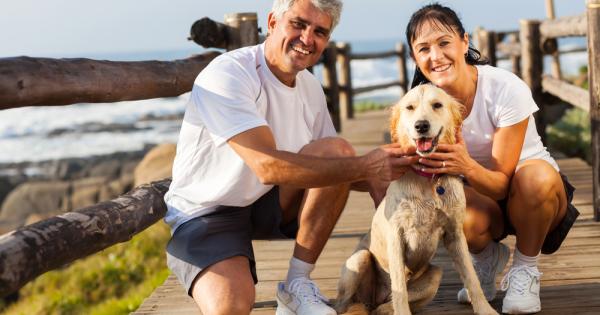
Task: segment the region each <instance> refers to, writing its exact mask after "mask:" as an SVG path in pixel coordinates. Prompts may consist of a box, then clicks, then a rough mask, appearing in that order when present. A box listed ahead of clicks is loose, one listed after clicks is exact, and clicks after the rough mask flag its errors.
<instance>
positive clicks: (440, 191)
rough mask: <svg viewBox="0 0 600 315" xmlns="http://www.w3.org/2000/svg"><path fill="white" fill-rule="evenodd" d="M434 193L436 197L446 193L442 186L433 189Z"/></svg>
mask: <svg viewBox="0 0 600 315" xmlns="http://www.w3.org/2000/svg"><path fill="white" fill-rule="evenodd" d="M435 192H436V193H438V195H443V194H444V193H445V192H446V189H444V187H442V186H437V187H436V188H435Z"/></svg>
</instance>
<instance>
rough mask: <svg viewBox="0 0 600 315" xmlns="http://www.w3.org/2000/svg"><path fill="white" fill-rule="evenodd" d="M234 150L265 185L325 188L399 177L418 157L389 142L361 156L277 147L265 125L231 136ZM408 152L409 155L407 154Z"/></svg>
mask: <svg viewBox="0 0 600 315" xmlns="http://www.w3.org/2000/svg"><path fill="white" fill-rule="evenodd" d="M227 142H228V143H229V145H230V146H231V147H232V148H233V150H234V151H235V152H236V153H237V154H238V155H239V156H240V157H241V158H242V159H243V160H244V162H245V163H246V164H247V165H248V166H249V167H250V169H252V171H253V172H254V173H255V174H256V176H257V177H258V178H259V180H260V181H261V182H262V183H263V184H266V185H290V186H296V187H300V188H312V187H324V186H330V185H336V184H341V183H350V182H356V181H360V180H371V179H377V180H381V181H391V180H395V179H397V178H399V177H400V176H401V175H402V174H404V172H406V171H407V170H408V166H409V165H411V164H414V163H415V162H416V161H417V160H418V157H416V156H414V149H405V148H400V147H399V146H397V145H388V146H384V147H381V148H378V149H375V150H373V151H371V152H369V153H368V154H366V155H364V156H360V157H346V158H322V157H315V156H309V155H303V154H298V153H291V152H287V151H280V150H277V148H276V145H275V139H274V138H273V134H272V133H271V130H270V129H269V127H267V126H260V127H257V128H253V129H250V130H247V131H245V132H242V133H240V134H238V135H235V136H233V137H232V138H230V139H229V140H228V141H227ZM408 155H411V156H408Z"/></svg>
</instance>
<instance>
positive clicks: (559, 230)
mask: <svg viewBox="0 0 600 315" xmlns="http://www.w3.org/2000/svg"><path fill="white" fill-rule="evenodd" d="M560 177H561V179H562V182H563V186H564V188H565V193H566V195H567V210H566V211H567V212H566V213H565V216H564V218H563V219H562V221H560V223H558V225H557V226H556V227H555V228H554V230H552V231H550V232H549V233H548V235H546V239H544V244H543V245H542V254H552V253H554V252H555V251H557V250H558V249H559V248H560V245H561V244H562V242H563V241H564V240H565V238H566V237H567V234H568V233H569V230H571V227H572V226H573V223H575V219H577V216H579V211H578V210H577V208H575V206H573V204H572V203H571V202H572V201H573V193H574V192H575V187H573V185H571V183H569V180H568V179H567V177H566V176H565V175H564V174H563V173H560ZM507 204H508V199H502V200H500V201H498V205H499V206H500V209H502V213H503V216H504V231H503V232H502V235H501V236H500V237H499V238H498V239H496V241H500V240H502V239H503V238H505V237H506V236H508V235H509V234H510V235H515V233H516V231H515V227H514V226H513V225H512V223H510V219H509V217H508V210H507V208H506V206H507Z"/></svg>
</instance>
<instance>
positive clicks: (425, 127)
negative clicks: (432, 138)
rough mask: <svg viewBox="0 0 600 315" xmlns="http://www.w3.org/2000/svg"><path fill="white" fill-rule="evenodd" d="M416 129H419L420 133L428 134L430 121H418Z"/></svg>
mask: <svg viewBox="0 0 600 315" xmlns="http://www.w3.org/2000/svg"><path fill="white" fill-rule="evenodd" d="M415 129H417V132H418V133H426V132H428V131H429V121H427V120H417V122H416V123H415Z"/></svg>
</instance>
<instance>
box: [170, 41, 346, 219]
mask: <svg viewBox="0 0 600 315" xmlns="http://www.w3.org/2000/svg"><path fill="white" fill-rule="evenodd" d="M258 126H269V127H270V128H271V131H272V133H273V136H274V138H275V142H276V145H277V149H278V150H285V151H289V152H298V151H299V150H300V149H301V148H302V147H303V146H304V145H306V144H308V143H309V142H311V141H312V140H316V139H319V138H323V137H329V136H335V135H336V132H335V129H334V127H333V123H332V121H331V117H330V116H329V112H328V111H327V103H326V101H325V95H324V93H323V88H322V87H321V84H320V83H319V81H318V80H317V79H316V78H315V77H314V76H313V75H312V74H311V73H310V72H308V71H306V70H304V71H302V72H300V73H298V75H297V76H296V84H295V87H289V86H286V85H284V84H283V83H282V82H281V81H279V80H278V79H277V78H276V77H275V75H274V74H273V73H272V72H271V71H270V70H269V68H268V66H267V64H266V60H265V57H264V44H261V45H257V46H252V47H245V48H241V49H238V50H234V51H231V52H228V53H225V54H223V55H221V56H219V57H217V58H215V59H214V60H213V61H212V62H211V63H210V64H209V65H208V66H207V67H206V68H205V69H204V70H203V71H202V72H201V73H200V74H199V75H198V77H197V78H196V80H195V82H194V87H193V88H192V93H191V96H190V100H189V101H188V103H187V107H186V110H185V115H184V118H183V123H182V126H181V132H180V135H179V140H178V142H177V153H176V156H175V161H174V164H173V181H172V183H171V186H170V188H169V191H168V192H167V193H166V195H165V202H166V204H167V209H168V210H167V215H166V216H165V222H167V223H168V224H169V225H171V228H172V231H175V229H176V228H177V227H178V226H179V225H181V224H182V223H184V222H186V221H188V220H190V219H192V218H195V217H197V216H200V215H202V214H206V213H210V212H212V211H214V210H215V209H216V207H217V206H221V205H223V206H236V207H243V206H247V205H250V204H252V203H253V202H254V201H256V200H257V199H258V198H259V197H261V196H262V195H263V194H265V193H266V192H267V191H269V190H270V189H271V188H272V187H273V186H269V185H263V184H261V183H260V181H259V180H258V178H257V177H256V175H255V174H254V173H253V172H252V171H251V170H250V168H249V167H248V166H247V165H246V164H245V163H244V161H243V160H242V159H241V158H240V156H239V155H237V153H235V151H233V150H232V149H231V147H230V146H229V144H228V143H227V140H229V139H230V138H231V137H233V136H235V135H237V134H239V133H241V132H244V131H246V130H249V129H252V128H255V127H258Z"/></svg>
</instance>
